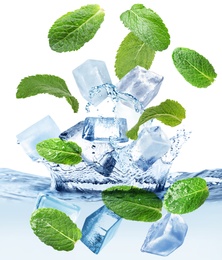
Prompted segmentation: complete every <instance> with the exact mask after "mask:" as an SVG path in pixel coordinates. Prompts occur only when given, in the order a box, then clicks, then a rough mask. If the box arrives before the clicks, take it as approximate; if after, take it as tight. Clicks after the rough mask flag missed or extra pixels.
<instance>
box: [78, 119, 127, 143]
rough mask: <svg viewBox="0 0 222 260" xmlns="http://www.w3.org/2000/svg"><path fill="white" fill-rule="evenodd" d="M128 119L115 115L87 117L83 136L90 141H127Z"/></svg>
mask: <svg viewBox="0 0 222 260" xmlns="http://www.w3.org/2000/svg"><path fill="white" fill-rule="evenodd" d="M126 132H127V121H126V119H125V118H115V117H87V118H86V119H85V124H84V129H83V134H82V137H83V138H84V139H86V140H89V141H103V142H110V139H112V140H115V141H118V142H127V141H128V138H127V137H126Z"/></svg>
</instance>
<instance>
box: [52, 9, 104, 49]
mask: <svg viewBox="0 0 222 260" xmlns="http://www.w3.org/2000/svg"><path fill="white" fill-rule="evenodd" d="M104 16H105V14H104V10H103V9H101V8H100V6H99V5H96V4H94V5H86V6H82V7H81V8H80V9H78V10H75V11H74V12H68V13H67V14H65V15H63V16H62V17H60V18H59V19H57V20H56V21H55V22H54V24H53V25H52V27H51V28H50V29H49V32H48V39H49V46H50V48H51V49H52V50H54V51H56V52H68V51H75V50H78V49H80V48H81V47H82V46H83V45H84V44H85V43H86V42H88V41H90V40H91V39H92V38H93V37H94V35H95V34H96V32H97V31H98V29H99V28H100V25H101V23H102V22H103V20H104Z"/></svg>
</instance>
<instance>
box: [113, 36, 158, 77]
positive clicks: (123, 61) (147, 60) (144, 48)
mask: <svg viewBox="0 0 222 260" xmlns="http://www.w3.org/2000/svg"><path fill="white" fill-rule="evenodd" d="M154 57H155V51H154V50H153V49H152V48H150V47H149V45H148V44H146V43H144V42H143V41H141V40H140V39H139V38H138V37H137V36H135V35H134V34H133V33H129V34H128V35H127V36H126V37H125V38H124V40H123V41H122V43H121V44H120V46H119V49H118V51H117V55H116V61H115V72H116V75H117V77H118V78H119V79H120V78H122V77H123V76H125V75H126V74H127V73H128V72H129V71H130V70H132V69H133V68H135V67H136V66H140V67H143V68H145V69H149V68H150V66H151V64H152V62H153V59H154Z"/></svg>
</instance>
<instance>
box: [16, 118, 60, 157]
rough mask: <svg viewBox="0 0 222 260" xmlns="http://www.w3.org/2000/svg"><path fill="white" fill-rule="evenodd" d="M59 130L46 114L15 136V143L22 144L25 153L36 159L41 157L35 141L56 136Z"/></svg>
mask: <svg viewBox="0 0 222 260" xmlns="http://www.w3.org/2000/svg"><path fill="white" fill-rule="evenodd" d="M59 134H60V130H59V128H58V126H57V125H56V123H55V122H54V121H53V119H52V118H51V117H50V116H46V117H44V118H43V119H41V120H39V121H38V122H36V123H35V124H33V125H32V126H30V127H28V128H27V129H25V130H24V131H22V132H21V133H20V134H18V135H17V136H16V138H17V143H18V144H20V145H21V146H22V148H23V149H24V151H25V152H26V154H27V155H28V156H29V157H30V158H31V159H32V160H33V161H36V160H38V159H40V158H41V156H40V155H39V154H38V152H37V150H36V145H37V143H39V142H41V141H43V140H46V139H49V138H54V137H58V136H59Z"/></svg>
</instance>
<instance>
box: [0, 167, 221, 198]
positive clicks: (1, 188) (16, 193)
mask: <svg viewBox="0 0 222 260" xmlns="http://www.w3.org/2000/svg"><path fill="white" fill-rule="evenodd" d="M190 177H201V178H203V179H205V180H206V181H207V184H208V188H209V191H210V195H209V197H208V200H209V201H221V200H222V169H212V170H203V171H200V172H177V173H170V174H169V175H168V178H167V181H166V185H165V188H166V189H167V188H168V187H169V186H170V185H171V184H172V183H173V182H175V181H177V180H180V179H184V178H190ZM40 192H45V193H50V194H53V195H54V196H56V197H58V198H62V199H64V200H76V199H82V200H88V201H98V200H100V192H96V191H95V192H93V191H91V192H90V193H87V192H81V191H75V192H65V191H63V192H60V191H56V190H53V189H51V181H50V178H48V177H44V176H37V175H33V174H29V173H23V172H18V171H16V170H12V169H7V168H0V198H2V199H11V200H33V199H36V197H37V195H38V194H39V193H40ZM163 193H164V191H163Z"/></svg>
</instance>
